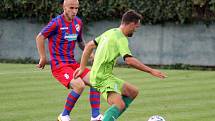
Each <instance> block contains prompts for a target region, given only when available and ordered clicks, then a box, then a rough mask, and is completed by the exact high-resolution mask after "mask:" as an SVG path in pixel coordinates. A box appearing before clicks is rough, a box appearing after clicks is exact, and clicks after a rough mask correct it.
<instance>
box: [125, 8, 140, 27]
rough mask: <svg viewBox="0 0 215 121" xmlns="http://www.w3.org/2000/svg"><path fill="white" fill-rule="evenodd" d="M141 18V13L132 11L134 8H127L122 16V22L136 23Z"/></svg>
mask: <svg viewBox="0 0 215 121" xmlns="http://www.w3.org/2000/svg"><path fill="white" fill-rule="evenodd" d="M142 18H143V17H142V15H140V14H139V13H137V12H136V11H134V10H128V11H127V12H125V13H124V14H123V16H122V23H123V24H129V23H132V22H135V23H137V22H138V21H139V20H141V19H142Z"/></svg>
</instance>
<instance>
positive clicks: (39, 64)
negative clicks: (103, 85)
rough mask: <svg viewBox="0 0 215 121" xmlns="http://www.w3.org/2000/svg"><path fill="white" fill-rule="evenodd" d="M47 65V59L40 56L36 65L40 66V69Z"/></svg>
mask: <svg viewBox="0 0 215 121" xmlns="http://www.w3.org/2000/svg"><path fill="white" fill-rule="evenodd" d="M45 65H46V59H45V58H40V61H39V63H38V64H37V65H36V67H37V68H40V69H44V67H45Z"/></svg>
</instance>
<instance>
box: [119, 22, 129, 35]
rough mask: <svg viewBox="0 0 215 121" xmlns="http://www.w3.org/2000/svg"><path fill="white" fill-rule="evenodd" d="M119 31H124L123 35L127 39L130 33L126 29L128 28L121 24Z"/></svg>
mask: <svg viewBox="0 0 215 121" xmlns="http://www.w3.org/2000/svg"><path fill="white" fill-rule="evenodd" d="M119 29H120V30H121V31H122V33H123V34H124V35H125V36H126V37H127V36H128V32H127V29H126V26H125V25H123V24H121V25H120V27H119Z"/></svg>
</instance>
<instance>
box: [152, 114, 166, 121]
mask: <svg viewBox="0 0 215 121" xmlns="http://www.w3.org/2000/svg"><path fill="white" fill-rule="evenodd" d="M148 121H165V119H164V118H163V117H161V116H159V115H155V116H151V117H150V118H149V120H148Z"/></svg>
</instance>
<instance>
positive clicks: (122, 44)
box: [116, 38, 132, 58]
mask: <svg viewBox="0 0 215 121" xmlns="http://www.w3.org/2000/svg"><path fill="white" fill-rule="evenodd" d="M116 43H117V48H118V51H119V53H120V55H121V56H122V57H123V58H124V57H125V56H127V57H128V56H132V54H131V51H130V49H129V46H128V40H127V38H126V39H120V40H117V42H116Z"/></svg>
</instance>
